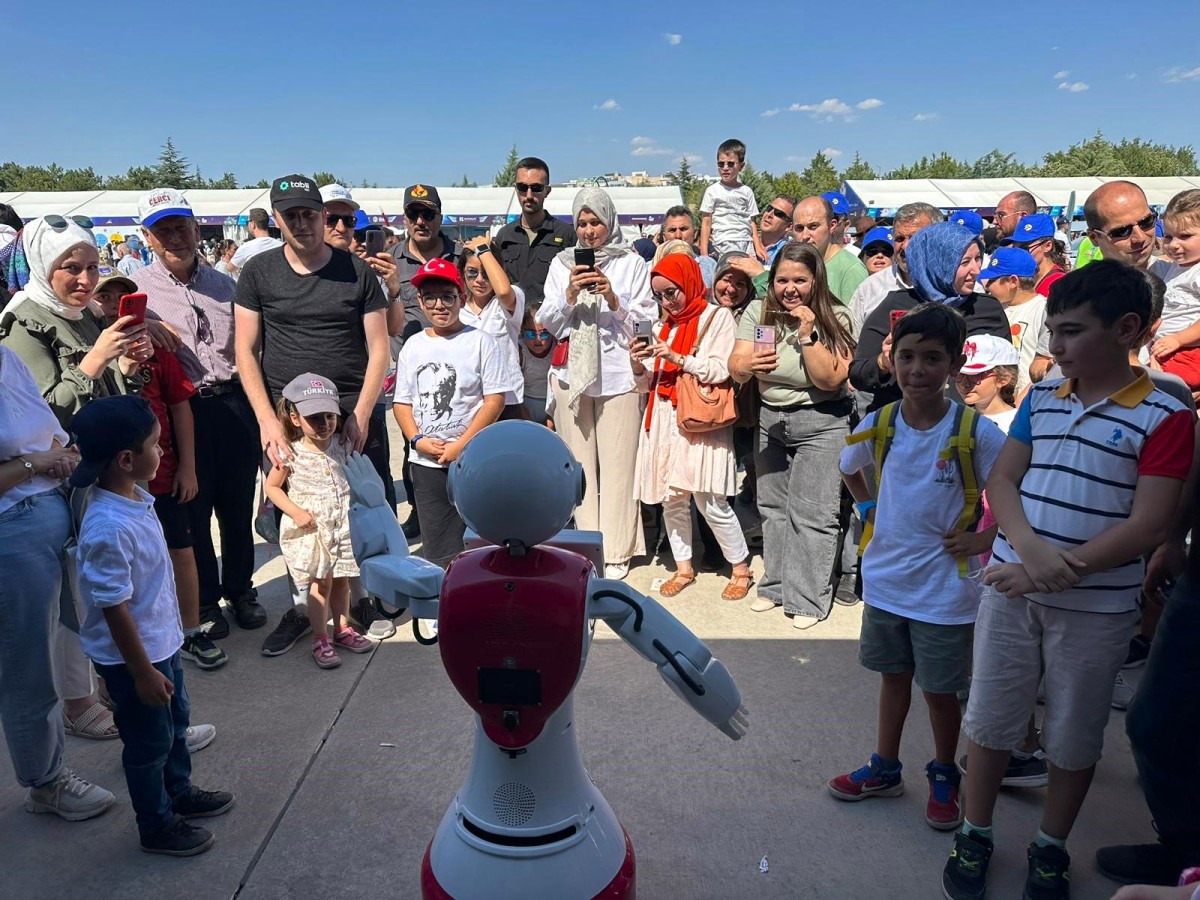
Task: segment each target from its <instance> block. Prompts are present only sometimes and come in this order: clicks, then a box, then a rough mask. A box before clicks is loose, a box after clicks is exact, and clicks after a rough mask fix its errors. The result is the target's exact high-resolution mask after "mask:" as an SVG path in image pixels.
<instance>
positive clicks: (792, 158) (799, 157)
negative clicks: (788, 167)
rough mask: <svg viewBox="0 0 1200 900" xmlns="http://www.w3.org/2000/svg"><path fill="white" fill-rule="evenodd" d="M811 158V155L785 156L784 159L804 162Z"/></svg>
mask: <svg viewBox="0 0 1200 900" xmlns="http://www.w3.org/2000/svg"><path fill="white" fill-rule="evenodd" d="M811 159H812V157H811V156H785V157H784V160H785V161H787V162H794V163H806V162H808V161H810V160H811Z"/></svg>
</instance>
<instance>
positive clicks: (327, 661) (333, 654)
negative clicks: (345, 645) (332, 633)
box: [312, 635, 342, 669]
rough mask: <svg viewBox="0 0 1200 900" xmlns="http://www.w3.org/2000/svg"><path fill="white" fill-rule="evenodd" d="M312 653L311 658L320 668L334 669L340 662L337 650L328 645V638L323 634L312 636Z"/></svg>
mask: <svg viewBox="0 0 1200 900" xmlns="http://www.w3.org/2000/svg"><path fill="white" fill-rule="evenodd" d="M312 655H313V660H314V661H315V662H316V664H317V665H318V666H320V667H321V668H322V669H335V668H337V667H338V666H340V665H341V664H342V660H341V658H340V657H339V656H338V655H337V651H336V650H334V649H333V647H331V646H330V644H329V638H328V637H327V636H325V635H321V636H320V637H316V638H313V643H312Z"/></svg>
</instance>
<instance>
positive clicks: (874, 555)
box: [839, 405, 1005, 625]
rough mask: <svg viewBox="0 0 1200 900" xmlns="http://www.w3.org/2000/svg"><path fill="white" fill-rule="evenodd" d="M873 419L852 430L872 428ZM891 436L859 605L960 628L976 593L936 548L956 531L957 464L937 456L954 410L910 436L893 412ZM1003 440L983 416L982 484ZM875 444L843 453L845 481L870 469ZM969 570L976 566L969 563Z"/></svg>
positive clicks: (978, 443) (977, 459)
mask: <svg viewBox="0 0 1200 900" xmlns="http://www.w3.org/2000/svg"><path fill="white" fill-rule="evenodd" d="M878 417H879V413H878V412H875V413H872V414H871V415H869V416H867V418H866V419H864V420H863V422H862V423H861V424H860V425H859V426H858V428H857V429H855V433H856V434H857V433H858V432H860V431H863V430H865V429H867V428H870V427H872V426H873V425H874V424H875V422H876V420H877V419H878ZM894 421H895V426H896V435H895V437H894V438H893V439H892V445H891V447H890V448H889V449H888V454H887V459H886V460H885V461H884V464H883V477H882V478H881V479H880V485H879V496H878V498H877V502H878V506H877V507H876V508H875V533H874V535H873V537H872V538H871V542H870V543H869V544H868V545H867V552H866V555H864V556H863V559H862V564H861V565H862V578H863V600H864V601H865V602H867V603H869V604H871V605H872V606H874V607H877V608H879V609H882V610H886V611H887V612H890V613H895V614H896V615H898V616H904V617H906V618H909V619H916V620H918V621H920V622H932V623H934V624H936V625H965V624H968V623H970V622H974V621H975V615H976V613H977V611H978V609H979V588H978V586H976V585H975V583H974V582H972V581H969V580H967V579H965V578H960V577H959V575H958V562H957V560H955V558H954V557H953V556H951V555H950V554H949V553H947V552H946V551H945V550H943V549H942V535H943V534H944V533H945V532H947V531H950V530H952V529H953V528H954V526H955V524H956V523H957V522H958V517H959V515H961V513H962V508H963V485H962V478H961V477H960V476H959V472H958V460H957V459H950V460H943V459H942V458H941V455H940V454H941V451H942V450H944V449H945V447H946V444H947V443H948V441H949V440H950V430H951V429H952V428H953V427H954V406H953V405H951V407H950V409H949V410H947V411H946V415H945V416H944V417H943V418H942V421H940V422H939V423H938V424H937V425H935V426H934V427H933V428H930V429H928V430H927V431H916V430H914V429H912V428H910V427H909V426H908V425H907V424H906V423H905V421H904V414H903V412H902V411H901V410H897V412H896V416H895V419H894ZM1004 440H1005V438H1004V433H1003V432H1002V431H1001V430H1000V429H999V428H997V427H996V425H995V424H993V423H992V422H990V421H989V420H988V419H986V418H984V417H983V416H980V417H979V420H978V423H977V425H976V431H975V451H974V453H973V454H972V459H973V460H974V463H975V472H976V477H977V478H978V480H979V484H980V487H982V486H983V483H984V482H985V481H986V480H987V477H988V475H989V473H990V472H991V471H992V466H994V465H995V464H996V457H997V456H999V455H1000V448H1001V447H1002V446H1004ZM874 461H875V444H874V442H873V441H862V442H860V443H857V444H850V445H848V446H846V447H845V448H844V449H843V450H842V455H841V459H840V460H839V467H840V469H841V471H842V472H843V473H845V474H851V473H853V472H858V471H860V470H862V469H865V468H867V467H868V466H871V465H873V464H874ZM970 568H971V569H972V570H975V569H978V568H979V560H978V559H972V560H971V561H970Z"/></svg>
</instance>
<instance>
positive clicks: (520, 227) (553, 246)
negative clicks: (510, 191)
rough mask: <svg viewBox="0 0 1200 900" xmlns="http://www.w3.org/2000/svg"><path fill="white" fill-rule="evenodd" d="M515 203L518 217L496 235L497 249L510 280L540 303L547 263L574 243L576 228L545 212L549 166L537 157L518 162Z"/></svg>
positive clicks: (528, 300)
mask: <svg viewBox="0 0 1200 900" xmlns="http://www.w3.org/2000/svg"><path fill="white" fill-rule="evenodd" d="M515 189H516V192H517V202H518V203H520V204H521V218H519V219H518V220H517V221H515V222H510V223H509V224H507V225H505V226H504V227H503V228H501V229H500V231H499V232H497V234H496V239H495V242H494V243H495V245H496V252H497V253H498V254H499V258H500V263H501V264H502V265H503V266H504V271H505V274H507V275H508V278H509V280H510V281H511V282H512V283H513V284H515V285H518V286H519V287H520V288H521V290H523V291H524V292H525V302H526V304H528V305H529V306H531V307H532V306H537V305H539V304H540V303H541V302H542V297H543V289H544V287H545V284H546V275H547V274H549V272H550V263H551V262H553V261H554V256H555V254H557V253H558V252H559V251H560V250H563V249H566V248H567V247H574V246H575V229H574V228H572V227H571V225H570V224H569V223H567V222H563V221H561V220H559V219H556V218H555V217H554V216H552V215H550V214H549V213H548V212H546V209H545V206H546V198H547V197H549V196H550V166H548V165H547V164H546V163H545V162H543V161H542V160H540V159H538V158H537V157H536V156H526V157H525V158H524V159H522V160H521V161H519V162H518V163H517V181H516V188H515Z"/></svg>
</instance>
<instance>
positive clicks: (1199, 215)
mask: <svg viewBox="0 0 1200 900" xmlns="http://www.w3.org/2000/svg"><path fill="white" fill-rule="evenodd" d="M1162 225H1163V249H1164V250H1166V252H1167V256H1169V257H1170V259H1171V263H1170V264H1169V265H1165V266H1164V265H1161V264H1160V265H1158V266H1156V267H1155V272H1156V274H1158V276H1159V277H1160V278H1162V280H1163V281H1165V282H1166V283H1167V295H1166V297H1165V298H1164V300H1163V312H1162V318H1161V320H1160V321H1159V324H1158V328H1157V329H1156V330H1155V336H1154V337H1155V339H1154V343H1152V344H1151V345H1150V354H1151V356H1152V357H1153V358H1154V360H1155V361H1156V362H1157V363H1158V365H1159V366H1160V367H1161V368H1162V370H1163V371H1164V372H1170V373H1171V374H1172V375H1178V376H1179V377H1180V378H1182V379H1183V380H1184V381H1185V382H1187V386H1188V387H1189V388H1191V389H1192V391H1193V392H1200V265H1198V263H1200V188H1193V189H1191V190H1188V191H1180V192H1179V193H1178V194H1176V195H1175V196H1174V197H1172V198H1171V202H1170V203H1168V204H1167V209H1166V211H1165V212H1164V213H1163V217H1162Z"/></svg>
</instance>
